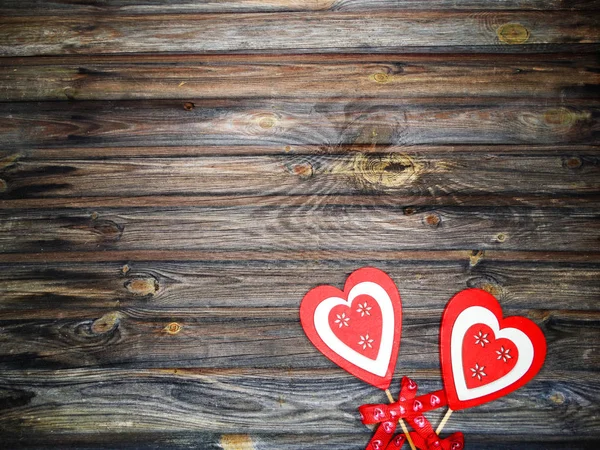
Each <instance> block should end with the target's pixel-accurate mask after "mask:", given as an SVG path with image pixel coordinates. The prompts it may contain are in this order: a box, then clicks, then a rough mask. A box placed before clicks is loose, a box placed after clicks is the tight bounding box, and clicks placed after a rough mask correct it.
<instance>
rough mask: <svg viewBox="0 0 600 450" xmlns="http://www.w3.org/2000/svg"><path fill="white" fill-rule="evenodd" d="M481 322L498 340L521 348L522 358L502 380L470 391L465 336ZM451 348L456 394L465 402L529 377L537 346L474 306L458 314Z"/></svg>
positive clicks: (520, 356)
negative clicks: (528, 373)
mask: <svg viewBox="0 0 600 450" xmlns="http://www.w3.org/2000/svg"><path fill="white" fill-rule="evenodd" d="M478 323H481V324H485V325H487V326H488V327H490V328H491V329H492V331H493V332H494V335H495V336H496V339H500V338H506V339H509V340H510V341H512V342H513V343H514V344H515V345H516V347H517V350H518V352H519V356H518V359H517V363H516V364H515V366H514V367H513V369H512V370H511V371H510V372H508V373H507V374H506V375H504V376H503V377H502V378H498V379H497V380H495V381H493V382H491V383H488V384H486V385H483V386H479V387H476V388H473V389H469V388H467V382H466V380H465V374H464V372H463V361H462V346H463V340H464V338H465V334H466V333H467V331H468V330H469V328H471V326H473V325H475V324H478ZM450 349H451V358H452V373H453V375H454V386H455V388H456V395H457V396H458V398H459V400H461V401H466V400H472V399H474V398H480V397H483V396H485V395H489V394H493V393H494V392H498V391H499V390H500V389H504V388H505V387H507V386H510V385H511V384H513V383H514V382H516V381H518V380H519V379H520V378H521V377H522V376H523V375H525V374H526V373H527V371H528V370H529V368H530V367H531V364H532V363H533V344H532V343H531V339H529V337H528V336H527V335H526V334H525V333H523V332H522V331H521V330H518V329H516V328H503V329H500V324H499V323H498V318H497V317H496V315H495V314H494V313H493V312H491V311H490V310H489V309H487V308H484V307H482V306H471V307H469V308H467V309H465V310H464V311H463V312H461V313H460V314H459V315H458V317H457V318H456V321H455V322H454V327H453V328H452V337H451V342H450Z"/></svg>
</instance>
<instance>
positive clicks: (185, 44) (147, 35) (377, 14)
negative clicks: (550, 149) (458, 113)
mask: <svg viewBox="0 0 600 450" xmlns="http://www.w3.org/2000/svg"><path fill="white" fill-rule="evenodd" d="M234 24H235V28H234ZM599 42H600V26H599V23H598V20H597V17H596V15H595V14H588V13H585V12H581V11H572V12H569V13H566V14H564V13H556V12H552V11H501V12H485V11H484V12H479V13H473V12H471V11H452V12H451V11H409V10H407V11H401V12H399V11H372V12H370V13H369V14H365V13H364V12H295V13H294V12H289V13H262V14H260V13H245V14H236V13H231V14H180V15H177V14H162V15H161V14H153V15H120V14H119V15H113V14H106V15H104V14H103V15H81V16H62V17H61V16H50V17H48V16H45V17H44V16H37V17H5V18H3V19H2V21H0V55H2V56H34V55H60V54H81V55H88V54H120V53H153V52H173V53H224V52H250V53H254V52H259V53H261V52H288V53H290V52H302V53H314V52H348V51H352V52H365V53H382V52H384V53H389V52H423V51H427V52H432V51H437V52H456V51H472V52H486V53H490V52H498V53H509V52H523V51H530V52H536V51H557V50H567V49H570V50H579V51H597V50H598V48H599V46H598V44H599ZM517 44H518V45H517Z"/></svg>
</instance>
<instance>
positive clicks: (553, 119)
mask: <svg viewBox="0 0 600 450" xmlns="http://www.w3.org/2000/svg"><path fill="white" fill-rule="evenodd" d="M577 119H578V115H577V114H576V113H575V112H573V111H571V110H570V109H568V108H553V109H549V110H548V111H546V112H545V113H544V122H546V123H547V124H548V125H555V126H563V127H570V126H571V125H573V124H574V123H575V122H577Z"/></svg>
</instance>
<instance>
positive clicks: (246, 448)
mask: <svg viewBox="0 0 600 450" xmlns="http://www.w3.org/2000/svg"><path fill="white" fill-rule="evenodd" d="M220 444H221V448H222V449H223V450H254V443H253V442H252V438H251V437H250V436H248V435H247V434H224V435H223V436H221V441H220Z"/></svg>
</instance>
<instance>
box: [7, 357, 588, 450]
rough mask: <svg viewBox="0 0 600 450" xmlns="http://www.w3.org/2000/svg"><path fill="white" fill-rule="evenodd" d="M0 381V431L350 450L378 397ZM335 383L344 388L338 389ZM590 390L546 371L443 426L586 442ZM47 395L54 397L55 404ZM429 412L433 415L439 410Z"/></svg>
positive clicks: (209, 375)
mask: <svg viewBox="0 0 600 450" xmlns="http://www.w3.org/2000/svg"><path fill="white" fill-rule="evenodd" d="M406 373H407V375H409V376H413V377H415V379H418V380H419V386H420V388H421V389H423V392H428V391H431V390H434V389H438V388H439V387H440V384H439V375H438V373H437V371H412V370H411V371H408V372H406ZM74 379H75V380H78V381H77V383H76V384H73V380H74ZM2 380H3V387H4V389H3V390H4V392H5V394H4V395H5V398H8V399H11V398H12V399H13V404H12V405H11V407H10V408H9V409H8V410H7V412H6V413H5V414H4V415H3V417H2V423H3V424H5V425H6V426H5V428H10V427H11V426H14V424H17V423H18V424H20V428H22V429H23V430H26V431H28V432H29V433H31V432H32V431H33V432H34V434H37V433H44V434H45V433H50V432H51V431H54V432H57V431H60V432H61V433H73V432H77V433H78V434H83V435H86V434H87V435H89V434H96V433H97V432H98V430H99V429H101V430H103V431H104V433H111V432H112V433H120V432H125V433H127V432H129V433H132V432H133V433H135V432H147V430H148V429H156V428H159V429H162V430H164V432H167V433H169V432H178V431H179V432H188V433H189V432H198V430H202V429H211V430H214V431H213V432H214V433H227V432H229V431H230V430H231V429H236V430H238V431H239V432H240V433H248V432H251V433H257V434H261V433H262V434H266V435H267V440H269V439H277V438H276V436H273V434H277V433H273V431H274V429H285V430H286V432H287V433H291V432H296V433H302V434H304V433H308V434H309V435H310V433H313V434H320V435H321V438H322V439H326V440H327V442H329V440H330V437H329V436H328V435H327V434H324V433H323V430H324V429H325V430H336V432H337V433H343V434H345V435H347V436H354V437H355V439H352V441H350V442H352V443H353V446H352V447H351V448H361V447H359V444H358V443H359V442H362V445H363V446H364V442H365V441H366V440H368V437H369V436H370V431H369V430H368V429H367V428H366V427H364V426H362V425H361V424H360V421H359V418H358V413H357V412H356V410H355V405H357V404H361V403H363V402H382V401H384V399H383V397H382V395H381V393H380V392H374V390H373V389H370V388H368V387H367V386H365V385H364V383H360V382H359V381H357V380H354V379H352V378H351V377H350V376H348V375H344V374H341V373H340V372H339V371H334V370H311V371H297V370H274V369H269V370H260V369H251V370H239V369H237V370H233V371H214V370H211V371H204V370H180V369H175V370H173V369H162V370H135V371H134V370H124V369H106V370H89V369H77V370H71V371H65V370H58V371H27V372H24V371H23V372H19V371H15V372H12V371H11V372H4V373H3V374H2ZM315 385H317V386H320V387H319V388H318V389H315ZM340 386H345V389H344V395H340V393H341V391H340ZM598 386H599V381H598V377H597V376H593V375H591V374H590V376H589V377H588V378H585V379H583V378H580V377H578V376H576V375H575V374H574V373H570V372H560V371H559V372H555V377H552V376H550V377H548V376H547V375H546V374H545V373H542V374H540V376H539V377H537V378H536V379H535V380H533V381H532V382H531V383H529V384H528V385H527V386H525V387H524V388H523V389H522V390H519V391H518V392H515V393H513V394H511V395H509V396H507V397H504V398H502V399H499V400H497V401H495V402H493V403H491V404H488V405H483V406H481V407H479V408H477V409H475V408H473V409H471V410H464V411H460V412H459V413H457V414H456V417H453V420H452V421H451V423H450V424H449V425H448V432H451V431H455V430H459V429H460V430H462V429H471V430H473V431H472V432H473V434H474V435H475V436H479V439H481V438H482V437H483V436H486V435H487V439H490V438H493V437H496V436H500V435H502V434H503V433H507V434H509V435H510V436H512V439H513V441H514V440H515V439H521V442H523V441H522V440H525V441H528V440H529V439H531V437H530V436H529V437H528V436H527V435H528V434H529V433H530V432H531V430H530V428H529V427H526V426H522V425H523V424H535V429H536V430H539V432H540V433H543V434H544V435H545V436H547V437H548V440H552V438H554V439H565V438H566V437H571V438H573V437H575V436H580V437H581V438H583V439H582V440H584V439H585V438H588V439H590V438H594V437H595V436H596V434H595V433H596V429H595V426H596V424H597V421H596V419H595V418H594V416H593V415H591V414H589V413H588V409H587V408H582V407H578V406H577V405H586V406H587V407H589V408H590V412H595V411H596V408H597V406H596V405H595V399H596V397H597V395H598V389H599V387H598ZM394 391H395V389H394ZM57 398H61V399H63V400H62V402H61V403H62V404H61V405H60V406H57V405H56V404H55V399H57ZM9 401H10V400H9ZM136 405H144V407H143V408H140V407H136ZM431 416H432V418H437V417H438V416H439V412H438V411H436V412H434V413H432V414H431ZM38 418H39V420H38ZM432 420H435V419H432ZM250 430H252V431H250ZM82 431H83V433H82ZM475 439H476V440H477V438H475ZM275 442H277V441H275ZM342 442H348V441H346V440H343V441H342ZM499 442H503V441H502V440H499ZM509 442H510V440H509ZM584 442H585V441H584ZM332 443H333V442H332ZM576 445H578V444H576ZM584 445H585V443H584ZM291 448H297V447H293V446H292V447H291ZM339 448H341V447H339ZM475 448H478V447H475ZM479 448H490V447H479ZM492 448H493V447H492Z"/></svg>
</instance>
